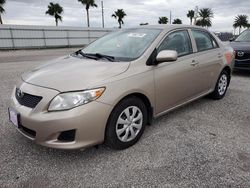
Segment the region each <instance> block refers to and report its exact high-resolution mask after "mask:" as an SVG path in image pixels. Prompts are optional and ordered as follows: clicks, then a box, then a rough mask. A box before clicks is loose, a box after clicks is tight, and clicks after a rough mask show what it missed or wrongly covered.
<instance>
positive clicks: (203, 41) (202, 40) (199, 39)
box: [192, 30, 218, 52]
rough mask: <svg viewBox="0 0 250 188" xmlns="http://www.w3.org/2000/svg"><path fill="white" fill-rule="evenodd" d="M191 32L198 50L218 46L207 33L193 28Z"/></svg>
mask: <svg viewBox="0 0 250 188" xmlns="http://www.w3.org/2000/svg"><path fill="white" fill-rule="evenodd" d="M192 33H193V36H194V39H195V42H196V46H197V50H198V52H200V51H204V50H210V49H213V48H217V47H218V44H217V42H216V41H215V40H214V38H212V37H211V35H210V34H209V33H207V32H205V31H198V30H193V31H192Z"/></svg>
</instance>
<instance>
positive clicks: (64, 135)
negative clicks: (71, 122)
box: [57, 129, 76, 142]
mask: <svg viewBox="0 0 250 188" xmlns="http://www.w3.org/2000/svg"><path fill="white" fill-rule="evenodd" d="M75 134H76V130H75V129H74V130H69V131H63V132H61V133H60V135H59V136H58V138H57V140H58V141H62V142H73V141H75Z"/></svg>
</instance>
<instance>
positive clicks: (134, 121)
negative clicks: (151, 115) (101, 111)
mask: <svg viewBox="0 0 250 188" xmlns="http://www.w3.org/2000/svg"><path fill="white" fill-rule="evenodd" d="M147 116H148V114H147V107H146V105H145V104H144V103H143V101H142V100H141V99H139V98H137V97H129V98H125V99H123V100H122V101H121V102H119V103H118V104H117V105H116V107H115V108H114V109H113V111H112V112H111V114H110V117H109V119H108V123H107V127H106V131H105V144H106V145H107V146H108V147H110V148H111V149H115V150H122V149H126V148H128V147H130V146H132V145H134V144H135V143H136V142H137V141H138V140H139V139H140V137H141V135H142V134H143V131H144V129H145V126H146V123H147Z"/></svg>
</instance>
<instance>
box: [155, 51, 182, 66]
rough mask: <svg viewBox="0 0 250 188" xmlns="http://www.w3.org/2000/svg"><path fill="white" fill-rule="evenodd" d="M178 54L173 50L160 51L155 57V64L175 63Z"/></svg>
mask: <svg viewBox="0 0 250 188" xmlns="http://www.w3.org/2000/svg"><path fill="white" fill-rule="evenodd" d="M177 57H178V54H177V52H176V51H174V50H162V51H160V53H159V54H158V55H157V56H156V61H157V63H163V62H169V61H176V60H177Z"/></svg>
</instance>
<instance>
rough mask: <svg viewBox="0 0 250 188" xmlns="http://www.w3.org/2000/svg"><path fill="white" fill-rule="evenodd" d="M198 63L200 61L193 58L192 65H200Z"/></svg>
mask: <svg viewBox="0 0 250 188" xmlns="http://www.w3.org/2000/svg"><path fill="white" fill-rule="evenodd" d="M198 64H199V62H198V61H195V60H193V61H192V63H191V64H190V65H192V66H196V65H198Z"/></svg>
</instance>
